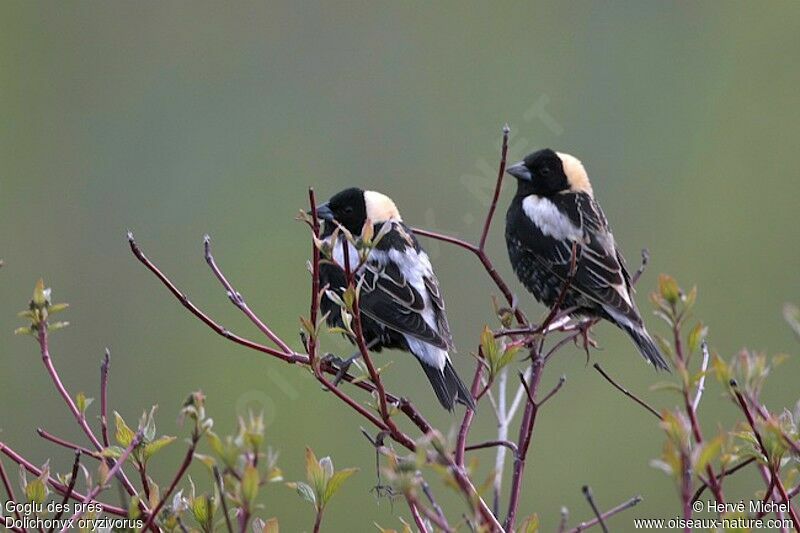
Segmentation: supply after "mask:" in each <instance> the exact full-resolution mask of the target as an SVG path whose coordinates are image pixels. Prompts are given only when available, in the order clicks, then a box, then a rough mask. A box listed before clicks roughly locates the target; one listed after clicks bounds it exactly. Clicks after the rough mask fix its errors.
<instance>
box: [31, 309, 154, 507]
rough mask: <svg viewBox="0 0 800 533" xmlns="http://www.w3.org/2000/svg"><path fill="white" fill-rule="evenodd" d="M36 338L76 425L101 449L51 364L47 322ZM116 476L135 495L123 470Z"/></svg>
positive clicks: (43, 359)
mask: <svg viewBox="0 0 800 533" xmlns="http://www.w3.org/2000/svg"><path fill="white" fill-rule="evenodd" d="M37 340H38V342H39V349H40V352H41V356H42V362H43V363H44V366H45V369H46V370H47V373H48V375H49V376H50V379H51V380H52V382H53V384H54V385H55V387H56V390H58V392H59V394H60V395H61V398H62V399H63V400H64V403H66V404H67V407H68V408H69V410H70V412H71V413H72V416H73V417H74V418H75V421H76V422H77V423H78V426H80V428H81V429H82V430H83V433H84V434H85V435H86V437H88V439H89V440H90V441H91V443H92V446H94V448H95V450H97V451H98V452H101V451H103V445H102V443H101V442H100V441H99V440H98V439H97V437H96V436H95V434H94V432H93V431H92V429H91V428H90V427H89V424H88V423H87V422H86V417H85V416H84V415H83V413H81V412H80V410H79V409H78V406H77V405H75V401H74V400H73V399H72V396H71V395H70V394H69V392H68V391H67V389H66V387H65V386H64V383H63V382H62V381H61V377H60V376H59V374H58V371H57V370H56V368H55V366H54V365H53V360H52V358H51V357H50V347H49V344H48V342H49V339H48V332H47V322H42V323H41V324H40V326H39V331H38V335H37ZM107 464H108V465H109V466H111V465H112V464H113V461H112V460H111V459H109V460H108V461H107ZM116 476H117V478H118V479H119V480H120V482H121V483H122V486H123V487H124V488H125V491H126V492H127V493H128V494H129V495H130V496H136V494H137V493H136V489H135V488H134V487H133V484H132V483H131V482H130V480H129V479H128V477H127V476H126V475H125V472H123V471H122V470H119V472H117V473H116ZM141 508H142V510H143V511H147V506H146V505H145V504H144V503H141Z"/></svg>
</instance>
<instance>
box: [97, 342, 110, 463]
mask: <svg viewBox="0 0 800 533" xmlns="http://www.w3.org/2000/svg"><path fill="white" fill-rule="evenodd" d="M110 366H111V353H110V352H109V350H108V348H106V351H105V355H104V356H103V362H102V363H101V364H100V435H101V437H102V438H103V446H105V447H106V448H108V446H109V445H110V442H109V440H108V370H109V368H110Z"/></svg>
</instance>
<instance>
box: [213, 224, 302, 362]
mask: <svg viewBox="0 0 800 533" xmlns="http://www.w3.org/2000/svg"><path fill="white" fill-rule="evenodd" d="M203 248H204V251H205V257H206V262H207V263H208V266H209V267H210V268H211V271H212V272H213V273H214V276H216V278H217V279H218V280H219V282H220V283H221V284H222V286H223V287H225V291H226V292H227V293H228V298H230V300H231V302H233V305H235V306H236V307H237V308H239V310H241V311H242V313H244V314H245V316H247V318H249V319H250V321H251V322H252V323H253V324H255V326H256V327H257V328H258V329H259V330H260V331H261V332H262V333H263V334H264V335H266V336H267V338H268V339H269V340H271V341H272V342H274V343H275V345H276V346H277V347H278V348H280V349H281V350H283V351H284V353H292V349H291V348H290V347H289V345H287V344H286V343H285V342H283V339H281V338H280V337H279V336H278V335H276V334H275V333H274V332H273V331H272V330H271V329H270V328H269V326H267V325H266V324H265V323H264V321H263V320H261V319H260V318H259V317H258V315H256V314H255V313H254V312H253V311H252V310H251V309H250V307H248V305H247V303H246V302H245V301H244V298H242V295H241V294H240V293H239V291H237V290H236V289H235V288H234V287H233V285H231V283H230V282H229V281H228V278H226V277H225V274H223V273H222V271H221V270H220V269H219V267H218V266H217V263H216V261H215V260H214V256H213V255H211V238H210V237H209V236H208V235H206V236H205V238H204V239H203Z"/></svg>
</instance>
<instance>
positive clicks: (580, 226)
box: [506, 149, 669, 370]
mask: <svg viewBox="0 0 800 533" xmlns="http://www.w3.org/2000/svg"><path fill="white" fill-rule="evenodd" d="M506 172H508V173H509V174H511V175H512V176H514V177H515V178H517V194H516V195H515V196H514V199H513V200H512V202H511V205H510V206H509V208H508V213H507V215H506V244H507V246H508V256H509V259H510V260H511V265H512V266H513V268H514V271H515V272H516V274H517V276H518V277H519V279H520V281H521V282H522V284H523V285H525V287H526V288H527V289H528V290H529V291H530V292H531V293H532V294H533V295H534V297H535V298H536V299H537V300H538V301H540V302H542V303H544V304H545V305H547V306H548V307H551V308H552V307H553V306H554V305H555V304H556V302H557V300H558V297H559V295H560V294H561V291H562V288H563V287H564V286H565V283H566V281H567V279H570V284H569V289H568V290H567V292H566V293H565V295H564V299H563V301H562V302H561V304H560V306H559V308H560V309H574V310H575V311H574V312H573V313H571V314H572V315H575V316H587V317H593V318H604V319H606V320H608V321H610V322H611V323H612V324H615V325H616V326H618V327H619V328H621V329H623V330H624V331H625V332H627V333H628V335H630V337H631V339H633V342H634V344H636V347H637V348H638V349H639V352H641V354H642V355H643V356H644V358H645V359H647V361H648V362H650V363H652V364H653V365H655V367H656V368H658V369H664V370H668V369H669V366H668V365H667V362H666V361H665V360H664V357H663V356H662V355H661V352H659V350H658V348H657V347H656V345H655V343H654V342H653V339H652V338H651V337H650V335H649V334H648V333H647V330H646V329H645V327H644V324H643V323H642V317H641V316H640V315H639V311H638V309H637V308H636V302H634V300H633V297H632V293H633V292H634V291H633V289H632V287H631V280H630V276H629V274H628V271H627V269H626V268H625V260H624V259H623V257H622V254H621V253H620V252H619V250H618V249H617V246H616V243H615V242H614V236H613V235H612V234H611V230H610V229H609V227H608V221H607V220H606V217H605V215H604V214H603V210H602V209H600V205H599V204H598V203H597V202H596V201H595V199H594V194H593V192H592V185H591V183H590V182H589V177H588V175H587V173H586V170H585V169H584V167H583V164H581V162H580V161H579V160H578V159H576V158H575V157H573V156H571V155H569V154H564V153H558V152H554V151H553V150H550V149H544V150H539V151H538V152H533V153H532V154H530V155H528V156H527V157H526V158H525V159H524V160H523V161H520V162H519V163H516V164H514V165H512V166H510V167H508V168H507V169H506ZM573 246H574V247H575V250H576V258H575V270H574V272H573V274H572V277H571V278H570V270H571V266H572V255H573Z"/></svg>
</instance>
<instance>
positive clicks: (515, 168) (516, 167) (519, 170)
mask: <svg viewBox="0 0 800 533" xmlns="http://www.w3.org/2000/svg"><path fill="white" fill-rule="evenodd" d="M506 172H508V173H509V174H511V175H512V176H514V177H515V178H517V179H518V180H522V181H531V171H530V170H528V167H526V166H525V162H524V161H520V162H519V163H514V164H513V165H511V166H510V167H506Z"/></svg>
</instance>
